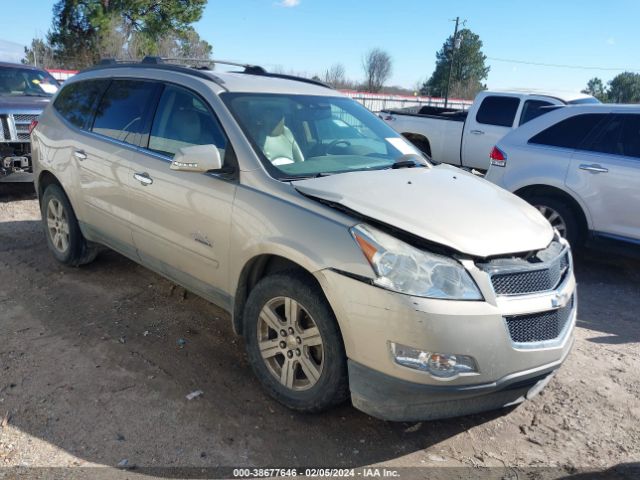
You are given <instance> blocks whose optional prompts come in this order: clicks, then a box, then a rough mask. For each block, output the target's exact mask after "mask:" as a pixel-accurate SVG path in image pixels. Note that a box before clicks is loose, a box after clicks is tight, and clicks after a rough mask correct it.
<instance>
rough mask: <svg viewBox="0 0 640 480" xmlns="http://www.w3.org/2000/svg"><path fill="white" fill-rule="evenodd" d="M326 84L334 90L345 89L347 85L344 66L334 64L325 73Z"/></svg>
mask: <svg viewBox="0 0 640 480" xmlns="http://www.w3.org/2000/svg"><path fill="white" fill-rule="evenodd" d="M324 82H325V83H328V84H329V85H331V86H332V87H334V88H344V87H345V84H346V77H345V70H344V65H342V64H341V63H334V64H333V65H331V67H329V68H328V69H327V70H326V71H325V72H324Z"/></svg>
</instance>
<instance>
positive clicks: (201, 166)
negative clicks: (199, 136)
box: [170, 145, 222, 173]
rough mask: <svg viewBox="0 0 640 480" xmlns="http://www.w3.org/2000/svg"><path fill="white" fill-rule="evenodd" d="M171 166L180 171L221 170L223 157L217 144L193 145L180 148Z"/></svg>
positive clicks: (172, 168)
mask: <svg viewBox="0 0 640 480" xmlns="http://www.w3.org/2000/svg"><path fill="white" fill-rule="evenodd" d="M170 168H171V170H178V171H180V172H200V173H203V172H208V171H209V170H220V169H221V168H222V159H221V158H220V152H219V151H218V148H217V147H216V146H215V145H193V146H191V147H183V148H181V149H179V150H178V151H177V152H176V154H175V156H174V157H173V161H172V162H171V167H170Z"/></svg>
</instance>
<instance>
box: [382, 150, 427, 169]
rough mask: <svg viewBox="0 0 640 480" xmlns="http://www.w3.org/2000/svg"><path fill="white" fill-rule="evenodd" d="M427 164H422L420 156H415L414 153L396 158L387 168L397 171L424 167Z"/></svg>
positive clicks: (422, 160)
mask: <svg viewBox="0 0 640 480" xmlns="http://www.w3.org/2000/svg"><path fill="white" fill-rule="evenodd" d="M426 166H427V164H426V163H425V162H424V159H423V158H422V157H420V155H416V154H415V153H407V154H406V155H402V156H401V157H400V158H398V159H397V160H396V161H395V162H393V164H392V165H391V166H390V167H388V168H393V169H398V168H414V167H426Z"/></svg>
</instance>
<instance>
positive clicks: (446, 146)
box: [379, 91, 599, 171]
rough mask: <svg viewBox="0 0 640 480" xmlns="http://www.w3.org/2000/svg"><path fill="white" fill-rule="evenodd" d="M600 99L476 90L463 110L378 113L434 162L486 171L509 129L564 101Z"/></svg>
mask: <svg viewBox="0 0 640 480" xmlns="http://www.w3.org/2000/svg"><path fill="white" fill-rule="evenodd" d="M578 103H599V102H598V100H597V99H596V98H594V97H591V96H589V95H585V94H581V93H578V94H567V93H561V94H557V93H553V94H552V93H540V92H535V91H484V92H480V93H479V94H478V95H477V96H476V98H475V100H474V101H473V105H472V106H471V108H470V109H469V110H468V111H464V112H463V111H460V110H453V109H444V108H437V107H430V106H425V107H422V108H420V110H418V111H417V113H412V112H410V111H409V110H404V111H402V110H401V111H398V110H383V111H381V112H380V114H379V115H380V118H382V119H383V120H384V121H385V122H387V123H388V124H389V125H390V126H391V127H393V128H394V129H395V130H396V131H397V132H399V133H401V134H402V135H404V136H405V137H406V138H407V139H409V140H410V141H411V142H412V143H413V144H414V145H416V146H417V147H418V148H419V149H420V150H422V151H423V152H425V153H426V154H427V155H429V156H430V157H431V158H432V159H433V160H434V161H436V162H440V163H449V164H451V165H456V166H459V167H466V168H474V169H476V170H482V171H486V170H487V169H488V168H489V153H490V152H491V149H492V148H493V147H494V145H495V144H496V143H497V142H498V140H500V139H501V138H502V137H504V136H505V135H506V134H507V133H509V131H511V130H512V129H514V128H517V127H518V126H520V125H522V124H523V123H526V122H528V121H529V120H532V119H534V118H536V117H538V116H540V115H542V114H544V113H546V112H548V111H551V110H553V109H555V108H558V107H561V106H563V105H569V104H578Z"/></svg>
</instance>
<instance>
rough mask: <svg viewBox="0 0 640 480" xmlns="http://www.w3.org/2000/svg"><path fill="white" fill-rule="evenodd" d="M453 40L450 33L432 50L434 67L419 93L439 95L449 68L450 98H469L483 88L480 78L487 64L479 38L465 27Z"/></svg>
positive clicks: (483, 74)
mask: <svg viewBox="0 0 640 480" xmlns="http://www.w3.org/2000/svg"><path fill="white" fill-rule="evenodd" d="M457 40H458V42H456V41H455V40H454V38H453V35H451V36H450V37H449V38H447V40H446V41H445V42H444V44H443V45H442V48H441V49H440V50H439V51H438V52H436V68H435V70H434V72H433V74H432V75H431V77H430V78H429V80H427V81H426V82H425V83H424V84H423V85H422V88H421V89H420V93H421V94H423V95H433V96H438V97H443V96H444V95H445V93H446V90H447V82H448V80H449V70H450V69H451V85H450V88H449V96H450V97H460V98H473V97H474V96H475V95H476V94H477V93H478V92H479V91H481V90H484V89H485V88H486V86H485V85H484V84H483V83H482V81H483V80H485V79H486V78H487V76H488V75H489V69H490V67H488V66H486V65H485V61H486V60H487V57H486V56H485V55H484V53H482V40H480V37H479V36H478V35H476V34H475V33H473V32H472V31H471V30H469V29H468V28H464V29H462V30H460V31H459V32H458V36H457ZM452 60H453V62H452Z"/></svg>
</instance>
